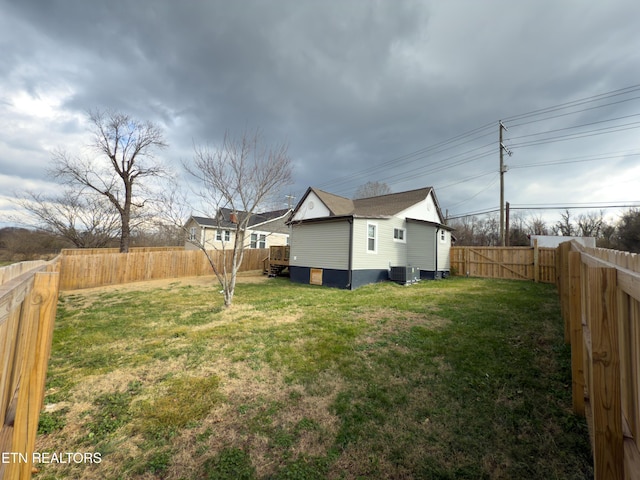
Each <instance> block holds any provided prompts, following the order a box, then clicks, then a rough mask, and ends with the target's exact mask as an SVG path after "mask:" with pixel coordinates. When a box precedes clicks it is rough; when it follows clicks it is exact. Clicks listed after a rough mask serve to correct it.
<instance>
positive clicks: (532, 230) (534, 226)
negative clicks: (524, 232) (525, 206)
mask: <svg viewBox="0 0 640 480" xmlns="http://www.w3.org/2000/svg"><path fill="white" fill-rule="evenodd" d="M527 228H528V230H529V234H530V235H548V234H549V229H548V228H547V223H546V222H545V221H544V219H543V218H542V217H541V216H535V217H533V218H531V219H530V220H529V221H528V222H527Z"/></svg>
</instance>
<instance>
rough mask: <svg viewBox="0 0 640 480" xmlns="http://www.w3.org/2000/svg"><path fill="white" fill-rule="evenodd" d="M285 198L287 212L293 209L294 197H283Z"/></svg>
mask: <svg viewBox="0 0 640 480" xmlns="http://www.w3.org/2000/svg"><path fill="white" fill-rule="evenodd" d="M285 198H286V199H287V205H288V207H289V210H291V209H292V208H293V199H294V198H295V197H294V196H293V195H291V194H289V195H285Z"/></svg>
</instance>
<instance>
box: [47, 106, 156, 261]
mask: <svg viewBox="0 0 640 480" xmlns="http://www.w3.org/2000/svg"><path fill="white" fill-rule="evenodd" d="M89 121H90V123H91V134H92V143H91V147H93V149H94V150H95V151H96V152H97V153H98V154H99V155H100V161H97V162H94V161H92V160H91V159H89V158H86V157H82V158H81V157H72V156H71V155H70V154H69V153H67V152H66V151H58V152H55V153H54V158H53V159H54V167H53V169H52V174H53V175H54V176H55V177H56V178H60V179H62V180H63V181H64V182H66V183H68V184H70V185H72V186H74V187H76V188H78V191H82V190H83V189H89V190H90V191H93V192H96V193H98V194H100V195H102V196H104V197H105V198H106V199H107V200H108V201H109V202H110V203H111V204H112V205H113V206H114V208H115V209H116V211H117V212H118V215H119V217H120V251H121V252H128V251H129V243H130V239H131V218H132V214H133V212H134V209H141V208H142V207H143V206H144V205H145V201H146V200H145V199H143V198H141V197H140V196H138V195H137V192H138V190H142V191H143V192H144V183H143V179H144V178H145V177H158V176H161V175H162V174H163V173H164V171H163V169H162V168H161V167H160V166H159V165H158V164H157V163H155V162H153V161H151V160H152V159H153V154H154V151H155V150H158V149H163V148H166V147H167V144H166V143H165V141H164V135H163V133H162V130H161V129H160V128H159V127H158V126H157V125H156V124H154V123H152V122H149V121H147V122H141V121H138V120H135V119H134V118H132V117H131V116H129V115H127V114H124V113H119V112H114V111H106V112H103V111H99V110H95V111H91V112H89ZM134 190H135V192H134ZM146 193H147V194H148V192H146Z"/></svg>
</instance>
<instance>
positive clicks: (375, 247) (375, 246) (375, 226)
mask: <svg viewBox="0 0 640 480" xmlns="http://www.w3.org/2000/svg"><path fill="white" fill-rule="evenodd" d="M371 227H373V229H374V230H373V236H370V235H369V229H370V228H371ZM370 240H373V249H371V248H369V241H370ZM367 253H378V224H377V223H373V222H367Z"/></svg>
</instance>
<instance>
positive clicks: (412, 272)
mask: <svg viewBox="0 0 640 480" xmlns="http://www.w3.org/2000/svg"><path fill="white" fill-rule="evenodd" d="M389 279H390V280H391V281H392V282H397V283H399V284H401V285H410V284H412V283H415V282H418V281H419V280H420V269H419V268H418V267H407V266H401V267H391V270H390V271H389Z"/></svg>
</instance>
